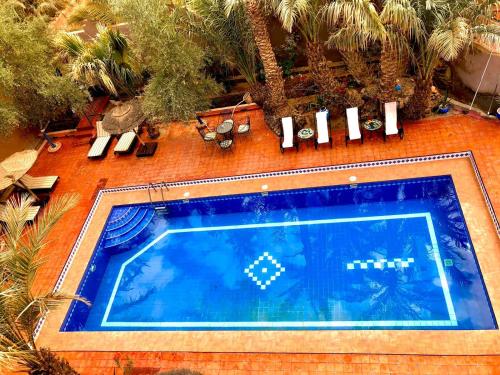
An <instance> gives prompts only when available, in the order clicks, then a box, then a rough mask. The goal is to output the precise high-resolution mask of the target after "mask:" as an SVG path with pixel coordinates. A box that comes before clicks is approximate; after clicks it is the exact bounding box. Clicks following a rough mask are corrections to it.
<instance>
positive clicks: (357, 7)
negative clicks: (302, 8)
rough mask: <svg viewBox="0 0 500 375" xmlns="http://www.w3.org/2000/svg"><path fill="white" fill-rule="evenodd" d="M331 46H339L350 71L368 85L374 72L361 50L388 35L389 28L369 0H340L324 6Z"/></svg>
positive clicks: (358, 79)
mask: <svg viewBox="0 0 500 375" xmlns="http://www.w3.org/2000/svg"><path fill="white" fill-rule="evenodd" d="M324 12H325V16H326V21H327V25H328V27H329V33H330V34H329V38H328V42H327V44H328V46H330V47H335V48H336V49H338V50H339V51H340V53H341V55H342V57H343V59H344V62H345V63H346V66H347V68H348V71H349V73H351V74H352V75H353V77H354V78H355V79H356V80H357V81H358V82H361V83H362V84H364V85H365V86H368V85H370V84H372V83H373V81H374V75H373V72H372V71H371V69H370V68H369V67H368V64H367V63H366V60H365V59H364V57H363V55H362V53H363V51H366V50H367V49H368V48H369V47H370V46H371V45H372V44H373V43H375V42H376V41H379V40H384V39H385V38H386V30H385V28H384V25H383V24H382V22H381V21H380V17H379V15H378V13H377V10H376V8H375V6H374V4H372V2H371V1H370V0H337V1H334V2H331V3H328V4H327V5H326V6H325V10H324Z"/></svg>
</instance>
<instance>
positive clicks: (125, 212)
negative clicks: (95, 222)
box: [106, 207, 141, 231]
mask: <svg viewBox="0 0 500 375" xmlns="http://www.w3.org/2000/svg"><path fill="white" fill-rule="evenodd" d="M140 209H141V207H127V208H123V209H118V212H115V211H113V213H112V215H113V216H112V217H111V218H110V221H109V223H108V225H107V226H106V231H112V230H115V229H118V228H121V227H123V226H125V225H127V223H128V222H129V221H130V220H132V219H133V218H134V216H135V215H137V213H138V212H139V211H140Z"/></svg>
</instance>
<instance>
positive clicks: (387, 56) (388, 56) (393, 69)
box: [380, 42, 399, 103]
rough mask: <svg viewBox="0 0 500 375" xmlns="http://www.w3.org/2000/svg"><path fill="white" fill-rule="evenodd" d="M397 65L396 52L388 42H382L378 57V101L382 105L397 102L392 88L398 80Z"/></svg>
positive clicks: (397, 57)
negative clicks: (379, 74)
mask: <svg viewBox="0 0 500 375" xmlns="http://www.w3.org/2000/svg"><path fill="white" fill-rule="evenodd" d="M398 65H399V56H398V52H397V51H396V49H394V48H392V47H391V46H390V44H389V42H384V43H383V46H382V53H381V55H380V73H381V76H380V100H381V101H382V102H383V103H388V102H393V101H396V100H397V92H396V90H395V89H394V87H395V85H396V80H397V79H398V69H399V68H398Z"/></svg>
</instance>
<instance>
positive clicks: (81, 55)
mask: <svg viewBox="0 0 500 375" xmlns="http://www.w3.org/2000/svg"><path fill="white" fill-rule="evenodd" d="M97 30H98V33H97V35H96V37H95V38H94V39H93V40H92V41H91V42H88V43H86V42H84V41H83V40H82V39H81V38H80V37H79V36H78V35H75V34H70V33H65V34H62V35H61V37H60V40H59V43H58V44H59V46H60V47H61V49H62V55H63V58H65V59H66V60H67V61H69V70H70V74H71V75H72V77H73V79H74V80H76V81H78V82H81V83H82V84H85V85H87V86H99V87H101V88H102V89H103V90H105V91H107V92H108V93H109V94H112V95H115V96H118V95H120V94H122V93H125V94H128V95H131V94H133V92H134V89H135V86H136V85H137V84H138V83H139V82H140V75H139V73H137V69H136V68H135V66H134V61H133V59H132V57H131V56H130V52H129V46H128V40H127V38H126V37H125V36H124V35H123V34H121V33H120V31H118V30H113V29H111V28H109V27H104V26H102V25H98V26H97Z"/></svg>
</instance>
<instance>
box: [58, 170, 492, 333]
mask: <svg viewBox="0 0 500 375" xmlns="http://www.w3.org/2000/svg"><path fill="white" fill-rule="evenodd" d="M167 206H168V209H167V210H166V211H158V210H155V209H154V208H153V207H152V206H151V205H149V204H144V205H128V206H116V207H114V208H113V210H112V212H111V214H110V216H109V218H108V220H107V223H106V226H105V228H104V231H103V233H102V235H101V238H100V240H99V243H98V245H97V248H96V249H95V251H94V254H93V256H92V259H91V261H90V263H89V266H88V268H87V270H86V273H85V275H84V277H83V279H82V282H81V284H80V287H79V290H78V294H80V295H82V296H84V297H86V298H87V299H88V300H90V301H91V302H92V306H91V307H90V308H89V307H87V306H86V305H84V304H83V303H81V302H74V303H73V304H72V305H71V307H70V309H69V311H68V314H67V317H66V320H65V322H64V324H63V326H62V327H61V329H62V330H63V331H99V330H193V329H195V330H207V329H209V330H213V329H225V330H228V329H240V330H241V329H496V328H497V324H496V321H495V317H494V315H493V312H492V309H491V305H490V303H489V299H488V296H487V292H486V289H485V286H484V283H483V280H482V277H481V273H480V270H479V267H478V264H477V261H476V257H475V254H474V249H473V246H472V243H471V241H470V238H469V234H468V232H467V227H466V224H465V221H464V218H463V215H462V211H461V208H460V204H459V201H458V198H457V195H456V192H455V188H454V185H453V181H452V179H451V177H450V176H438V177H429V178H420V179H411V180H399V181H388V182H379V183H367V184H359V185H356V186H349V185H346V186H328V187H321V188H313V189H300V190H287V191H279V192H270V193H269V195H267V196H262V195H261V194H258V193H256V194H244V195H232V196H223V197H213V198H203V199H192V200H190V201H189V202H183V201H172V202H168V204H167Z"/></svg>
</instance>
